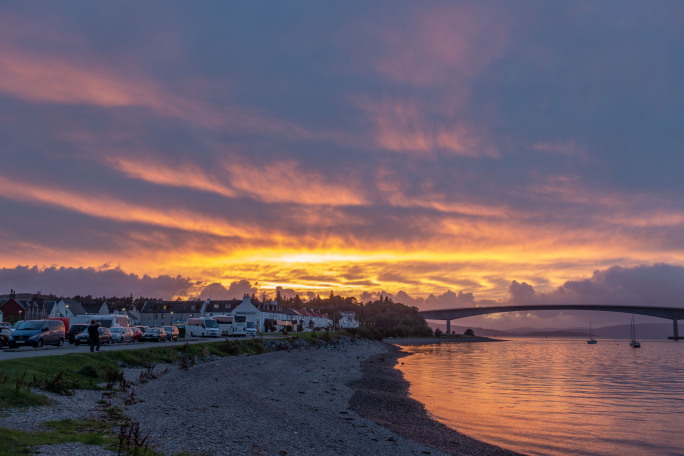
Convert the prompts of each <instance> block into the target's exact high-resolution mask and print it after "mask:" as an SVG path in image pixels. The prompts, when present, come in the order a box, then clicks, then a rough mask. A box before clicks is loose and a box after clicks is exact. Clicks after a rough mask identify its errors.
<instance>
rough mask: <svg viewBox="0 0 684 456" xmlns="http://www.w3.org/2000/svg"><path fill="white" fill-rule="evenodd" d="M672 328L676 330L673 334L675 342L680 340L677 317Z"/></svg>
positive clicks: (673, 320)
mask: <svg viewBox="0 0 684 456" xmlns="http://www.w3.org/2000/svg"><path fill="white" fill-rule="evenodd" d="M672 325H673V326H672V327H673V329H674V332H673V333H672V334H673V335H674V337H673V339H674V340H679V324H678V323H677V317H674V318H673V319H672Z"/></svg>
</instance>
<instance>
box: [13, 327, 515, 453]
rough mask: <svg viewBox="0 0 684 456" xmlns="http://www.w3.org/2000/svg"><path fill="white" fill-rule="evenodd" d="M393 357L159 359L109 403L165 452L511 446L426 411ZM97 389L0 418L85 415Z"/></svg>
mask: <svg viewBox="0 0 684 456" xmlns="http://www.w3.org/2000/svg"><path fill="white" fill-rule="evenodd" d="M401 356H402V353H401V351H400V350H399V349H398V348H397V347H395V346H393V345H390V344H385V343H381V342H374V341H366V340H357V341H356V342H344V343H342V344H340V345H330V346H328V345H323V346H318V347H316V348H301V349H293V350H281V351H276V352H270V353H264V354H261V355H256V356H246V355H242V356H235V357H227V358H217V359H215V360H211V361H208V362H203V363H201V364H197V365H195V366H192V367H190V368H189V369H181V368H180V367H176V366H173V367H167V366H160V367H158V369H157V370H158V371H159V372H160V373H161V372H162V371H164V372H165V373H163V374H161V375H160V376H159V378H157V379H154V380H151V381H149V382H147V383H143V384H139V385H137V386H134V387H133V388H134V393H135V394H134V397H135V398H137V402H136V403H133V404H129V405H124V403H123V402H124V401H123V400H124V397H128V399H129V400H128V402H130V393H128V394H127V395H124V394H123V393H119V394H118V395H117V396H118V397H117V398H113V399H112V402H113V403H114V405H116V404H118V405H120V406H121V407H122V408H123V411H124V413H125V414H126V415H128V416H129V417H130V418H131V420H132V421H133V422H136V423H139V425H140V430H141V431H142V434H143V435H148V436H149V437H148V438H149V442H150V443H151V445H152V446H153V447H154V448H155V450H157V451H158V452H160V453H162V454H165V455H174V454H178V453H182V452H186V453H191V454H194V455H198V456H200V455H215V456H222V455H278V456H284V455H301V456H309V455H311V456H313V455H369V454H373V455H374V456H383V455H388V456H390V455H391V456H404V455H434V456H445V455H449V454H451V455H515V454H516V453H513V452H510V451H507V450H503V449H500V448H498V447H495V446H492V445H488V444H485V443H482V442H479V441H477V440H474V439H471V438H469V437H467V436H464V435H462V434H459V433H458V432H456V431H453V430H452V429H449V428H448V427H446V426H444V425H442V424H440V423H438V422H436V421H434V420H432V419H431V418H430V417H429V415H428V413H427V412H426V411H425V409H424V407H423V406H422V405H421V404H420V403H418V402H416V401H414V400H412V399H411V398H410V397H408V384H407V383H406V382H405V381H404V380H403V377H402V374H401V373H400V372H399V371H398V370H396V369H394V366H395V364H396V362H397V359H398V358H399V357H401ZM128 376H129V378H131V379H133V378H137V377H138V376H139V372H138V371H132V370H131V371H129V375H128ZM96 396H97V397H96ZM100 396H101V393H96V392H80V393H77V395H76V396H74V397H71V398H69V397H66V398H59V405H58V406H51V407H33V408H30V409H28V410H26V411H25V412H22V413H21V414H16V415H17V416H18V417H19V418H15V419H14V421H12V422H8V421H5V422H3V425H2V426H3V427H14V428H19V429H21V428H24V429H26V428H27V427H30V428H32V429H35V428H37V426H39V423H40V421H41V419H40V418H42V417H44V416H47V417H48V419H59V418H68V417H69V418H76V419H78V418H83V417H85V416H92V415H93V414H96V413H97V412H98V407H97V405H96V403H95V402H96V401H97V399H99V398H100ZM70 402H72V404H70ZM75 404H78V405H77V406H74V405H75ZM46 411H49V412H48V413H47V415H46ZM29 424H30V425H29ZM98 451H99V453H98ZM36 454H41V455H43V456H62V455H70V454H102V455H104V454H106V453H105V452H104V450H103V449H101V448H98V447H88V446H85V445H81V444H65V445H51V446H43V447H41V448H39V449H38V450H37V452H36ZM109 454H111V453H109Z"/></svg>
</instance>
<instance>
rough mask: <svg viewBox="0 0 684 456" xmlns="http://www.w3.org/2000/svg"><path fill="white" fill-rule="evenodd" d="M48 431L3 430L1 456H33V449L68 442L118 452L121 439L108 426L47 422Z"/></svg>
mask: <svg viewBox="0 0 684 456" xmlns="http://www.w3.org/2000/svg"><path fill="white" fill-rule="evenodd" d="M45 426H46V427H47V428H49V429H50V430H48V431H17V430H13V429H3V428H0V441H2V446H1V447H0V456H19V455H32V454H33V453H34V451H33V447H36V446H39V445H55V444H59V443H67V442H81V443H85V444H87V445H100V446H104V447H107V448H110V449H113V450H116V448H117V445H118V439H117V438H116V436H115V435H114V434H112V432H111V431H110V428H109V425H108V424H107V423H106V422H100V421H75V420H60V421H48V422H47V423H45Z"/></svg>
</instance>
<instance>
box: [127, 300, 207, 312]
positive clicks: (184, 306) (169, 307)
mask: <svg viewBox="0 0 684 456" xmlns="http://www.w3.org/2000/svg"><path fill="white" fill-rule="evenodd" d="M202 304H204V301H147V302H145V305H144V306H143V307H142V309H141V310H140V313H141V314H142V313H170V312H175V313H192V312H199V310H200V309H201V308H202ZM193 306H194V309H193Z"/></svg>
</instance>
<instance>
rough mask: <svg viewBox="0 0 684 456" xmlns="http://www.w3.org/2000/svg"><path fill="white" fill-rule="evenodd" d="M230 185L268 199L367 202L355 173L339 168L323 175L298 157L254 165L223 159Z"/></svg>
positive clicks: (307, 202) (329, 203)
mask: <svg viewBox="0 0 684 456" xmlns="http://www.w3.org/2000/svg"><path fill="white" fill-rule="evenodd" d="M224 168H225V170H226V172H227V173H228V175H229V180H230V183H231V185H232V186H233V187H234V188H235V189H236V190H238V191H240V192H241V193H243V194H246V195H252V196H253V197H255V198H257V199H259V200H261V201H265V202H269V203H279V202H293V203H297V204H304V205H316V206H350V205H353V206H357V205H362V204H364V203H365V198H364V197H363V196H362V195H361V192H360V191H359V190H358V189H360V188H362V187H361V186H360V185H359V183H357V182H355V180H354V176H353V175H349V174H344V173H343V176H342V178H340V177H338V176H339V175H340V173H339V170H337V172H335V173H330V175H326V176H324V175H322V174H320V173H318V172H315V171H310V170H307V169H305V168H304V167H302V166H301V165H300V164H299V163H297V162H295V161H286V160H281V161H277V162H270V163H265V164H259V165H255V164H253V163H250V162H248V161H246V160H244V159H242V158H240V157H237V156H233V157H231V158H230V159H229V160H228V161H226V162H225V163H224Z"/></svg>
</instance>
